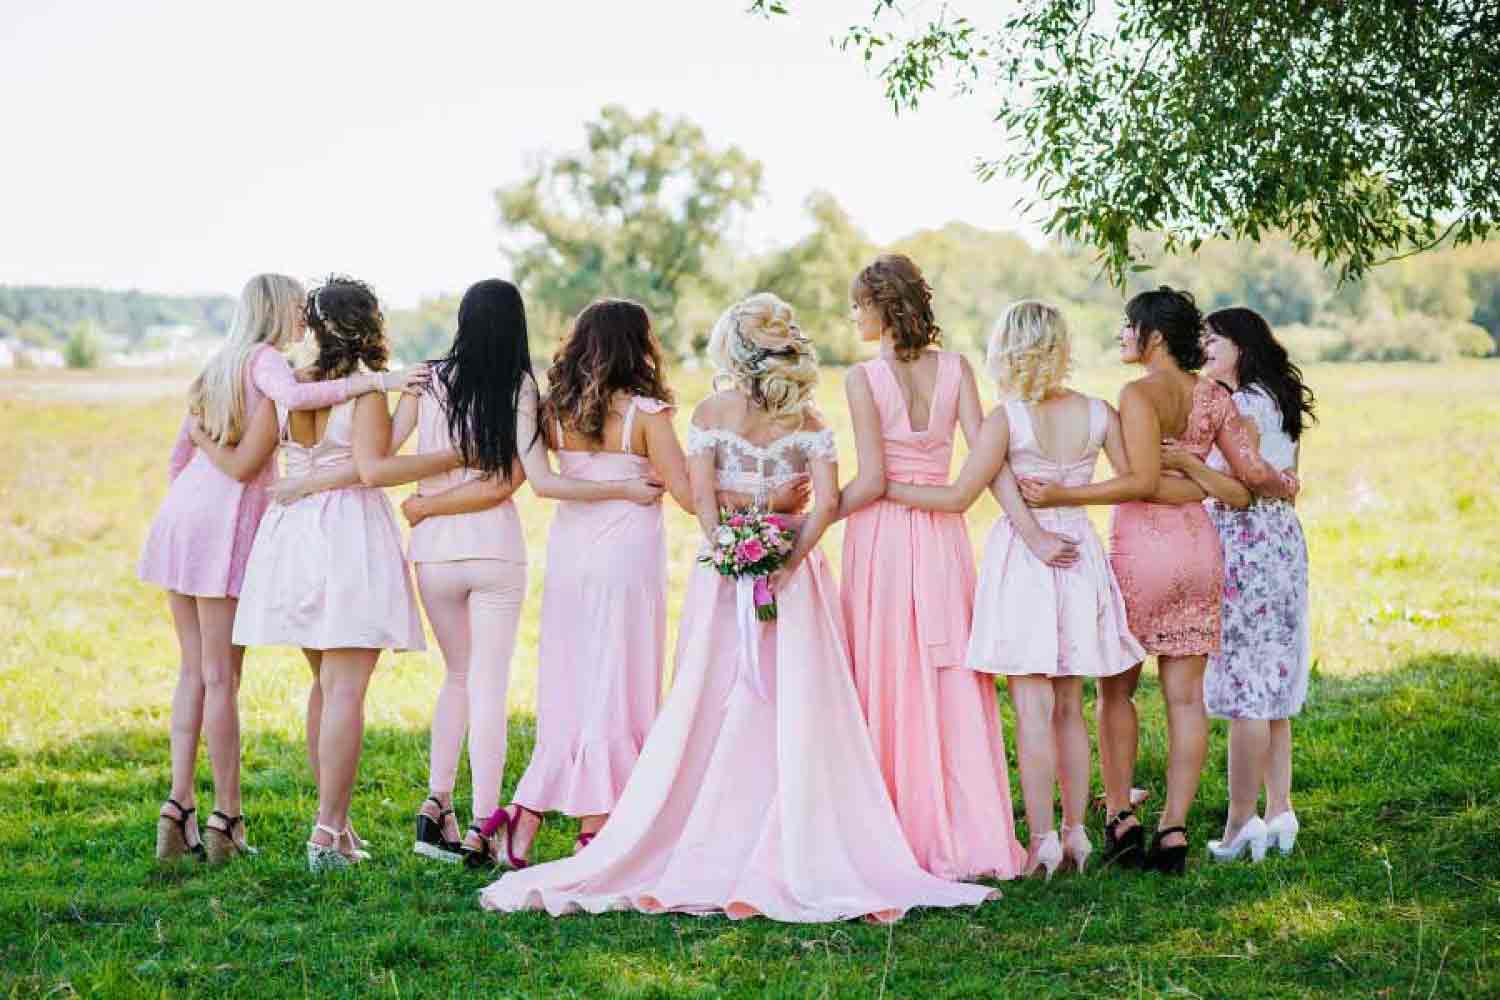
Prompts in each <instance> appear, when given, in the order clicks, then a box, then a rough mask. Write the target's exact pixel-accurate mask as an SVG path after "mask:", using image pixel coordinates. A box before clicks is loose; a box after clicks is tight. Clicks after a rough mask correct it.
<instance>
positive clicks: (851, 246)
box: [747, 191, 879, 364]
mask: <svg viewBox="0 0 1500 1000" xmlns="http://www.w3.org/2000/svg"><path fill="white" fill-rule="evenodd" d="M804 207H805V208H806V210H807V213H808V214H809V215H811V216H812V219H813V231H812V232H811V233H809V234H808V235H807V236H805V237H804V238H803V239H801V240H800V241H798V242H797V243H794V244H793V245H792V246H789V247H786V248H785V249H782V250H777V251H774V252H772V253H770V254H768V255H767V256H766V257H765V259H764V260H763V261H762V262H761V264H760V266H759V268H758V269H757V271H756V275H755V281H754V288H753V289H749V290H747V291H761V290H764V291H769V292H775V293H776V294H777V295H779V296H781V297H782V298H783V299H785V300H786V301H787V302H789V303H790V304H791V305H792V307H793V308H794V309H796V310H797V322H798V323H799V324H800V325H801V327H802V329H803V331H804V332H806V333H807V335H808V336H809V337H810V338H811V339H812V342H813V344H814V345H815V346H816V347H817V349H818V356H819V357H820V358H822V359H823V360H824V361H827V362H832V363H836V364H847V363H849V362H852V361H857V360H859V342H858V339H857V334H856V333H855V332H854V324H853V322H852V320H851V318H850V313H849V283H850V281H852V280H853V278H854V275H855V274H856V273H857V272H858V271H859V269H860V268H861V267H863V266H864V265H865V264H868V263H869V262H870V261H871V260H872V259H873V258H874V257H875V254H876V253H878V252H879V251H878V249H877V247H876V246H875V244H873V243H871V242H870V239H869V237H867V236H866V235H865V234H864V232H863V231H862V230H861V229H860V228H859V227H858V226H856V225H855V224H854V220H852V219H850V218H849V214H848V213H847V212H845V211H844V209H843V207H842V206H841V205H839V203H838V201H837V199H835V198H834V196H833V195H831V194H829V193H827V192H826V191H815V192H814V193H813V194H811V195H809V196H808V198H807V202H806V204H805V206H804Z"/></svg>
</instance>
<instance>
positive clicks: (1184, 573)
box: [1021, 287, 1297, 874]
mask: <svg viewBox="0 0 1500 1000" xmlns="http://www.w3.org/2000/svg"><path fill="white" fill-rule="evenodd" d="M1125 312H1126V317H1127V321H1126V324H1125V327H1124V329H1123V330H1122V333H1121V338H1120V339H1121V357H1122V359H1123V360H1124V361H1126V362H1128V363H1135V364H1141V365H1143V366H1145V367H1146V368H1147V370H1148V374H1147V375H1146V376H1145V377H1143V378H1141V379H1138V380H1137V381H1135V382H1132V383H1130V384H1128V385H1127V386H1126V387H1125V388H1124V389H1123V390H1122V391H1121V393H1120V419H1121V424H1122V426H1123V429H1124V437H1125V449H1126V459H1127V461H1128V462H1129V465H1130V469H1129V471H1128V472H1125V473H1122V474H1121V475H1119V476H1117V477H1116V478H1114V479H1111V480H1107V481H1104V482H1098V483H1093V484H1091V485H1085V486H1064V485H1061V484H1057V483H1042V482H1039V481H1036V480H1028V479H1024V478H1023V479H1022V481H1021V484H1022V491H1023V493H1024V494H1025V495H1026V498H1027V500H1028V501H1029V502H1031V503H1033V504H1036V505H1038V506H1070V505H1077V504H1101V503H1103V504H1116V505H1117V506H1116V508H1115V514H1114V520H1113V526H1112V529H1111V538H1110V563H1111V565H1112V566H1113V568H1114V571H1115V576H1116V577H1117V578H1118V579H1119V582H1120V590H1121V593H1122V594H1123V596H1124V598H1125V610H1126V616H1127V618H1128V620H1129V624H1130V630H1131V632H1132V633H1134V635H1135V637H1136V638H1137V639H1138V640H1139V641H1140V643H1141V645H1142V646H1143V647H1144V648H1145V650H1146V652H1147V653H1148V654H1152V655H1155V656H1156V657H1157V658H1158V668H1159V671H1160V674H1161V685H1162V693H1163V697H1164V699H1165V701H1166V703H1167V738H1168V761H1167V798H1166V803H1165V805H1164V806H1163V809H1162V815H1161V818H1160V821H1159V825H1158V828H1157V832H1156V834H1155V836H1154V837H1153V838H1152V841H1151V846H1150V849H1149V850H1146V851H1145V853H1144V855H1143V854H1142V853H1141V852H1142V848H1143V846H1144V845H1143V836H1142V833H1141V827H1140V824H1139V822H1138V821H1137V820H1136V818H1135V814H1134V810H1133V809H1132V808H1131V805H1130V799H1129V796H1130V787H1131V779H1132V777H1133V773H1134V770H1135V757H1136V744H1137V735H1136V731H1137V722H1136V716H1135V707H1134V703H1133V701H1132V698H1133V696H1134V693H1135V687H1136V684H1137V683H1138V682H1139V679H1140V667H1139V665H1137V666H1136V667H1134V668H1132V669H1131V670H1128V671H1125V672H1123V673H1120V674H1116V675H1115V676H1113V677H1109V678H1106V679H1104V680H1103V681H1101V683H1100V695H1101V696H1100V704H1099V756H1100V763H1101V771H1102V772H1103V775H1104V790H1105V797H1106V800H1107V802H1108V808H1109V810H1110V812H1111V813H1112V818H1111V820H1110V822H1109V823H1108V825H1107V826H1106V828H1105V852H1106V860H1110V859H1118V860H1119V861H1120V862H1121V863H1125V864H1130V863H1141V864H1144V865H1145V866H1146V867H1147V868H1150V869H1153V870H1156V871H1160V872H1163V873H1169V874H1181V873H1182V871H1183V870H1184V869H1185V866H1186V861H1187V852H1188V841H1187V829H1186V822H1187V814H1188V810H1189V808H1191V806H1192V803H1193V799H1194V797H1195V796H1196V795H1197V792H1198V782H1199V779H1200V778H1201V776H1202V771H1203V761H1204V758H1205V756H1206V754H1207V750H1208V717H1207V714H1206V713H1205V710H1204V705H1203V671H1204V666H1205V664H1206V662H1207V658H1208V655H1209V654H1210V653H1215V652H1217V651H1218V649H1219V621H1220V613H1221V608H1222V602H1223V586H1224V561H1223V552H1222V549H1221V547H1220V543H1219V536H1218V532H1217V530H1215V528H1214V526H1213V522H1212V521H1211V520H1209V517H1208V514H1207V512H1205V511H1204V509H1203V505H1202V503H1201V499H1202V498H1201V497H1198V496H1197V494H1200V493H1202V490H1201V489H1197V488H1196V487H1191V484H1188V485H1189V486H1190V487H1191V489H1192V490H1193V495H1194V496H1195V500H1194V501H1193V502H1187V503H1177V504H1163V503H1157V502H1153V500H1152V499H1151V498H1152V497H1154V496H1155V494H1156V492H1157V489H1158V486H1159V483H1160V481H1161V478H1162V472H1161V450H1162V444H1163V442H1164V441H1165V442H1167V443H1169V444H1175V445H1176V446H1178V447H1180V448H1182V449H1183V450H1184V451H1187V452H1189V453H1191V454H1193V455H1196V456H1197V457H1198V458H1200V459H1201V458H1205V457H1206V456H1207V455H1208V453H1209V451H1211V450H1212V449H1213V448H1214V447H1215V446H1217V447H1218V448H1219V450H1220V451H1221V452H1222V453H1223V454H1224V457H1225V458H1226V459H1227V460H1228V462H1229V465H1230V467H1231V469H1232V470H1233V471H1234V474H1235V476H1236V478H1238V479H1240V480H1241V481H1243V482H1244V483H1246V485H1249V486H1251V488H1252V489H1254V490H1255V491H1256V492H1258V493H1260V494H1262V495H1265V496H1280V497H1287V498H1289V497H1292V496H1294V495H1295V494H1296V490H1297V481H1296V478H1295V477H1294V476H1291V475H1289V474H1284V473H1281V472H1279V471H1278V470H1277V469H1276V468H1274V467H1273V466H1271V465H1269V464H1268V463H1267V462H1265V461H1264V460H1263V459H1262V458H1261V457H1260V453H1259V452H1258V451H1257V450H1256V449H1255V448H1254V446H1253V444H1252V441H1253V438H1252V437H1251V436H1250V435H1251V431H1250V430H1249V429H1248V427H1247V425H1246V424H1245V422H1244V421H1243V419H1241V417H1240V416H1239V414H1238V412H1237V411H1236V410H1235V408H1234V403H1233V401H1231V399H1230V398H1229V393H1228V392H1227V391H1226V390H1225V389H1224V388H1223V386H1220V385H1218V384H1217V383H1215V382H1212V381H1209V380H1207V379H1203V378H1200V377H1198V376H1197V375H1194V374H1192V373H1193V372H1194V371H1196V370H1197V369H1198V368H1199V367H1200V366H1201V365H1202V363H1203V350H1202V347H1201V345H1200V342H1199V337H1200V335H1201V332H1202V329H1203V317H1202V314H1201V313H1199V311H1198V308H1197V306H1196V305H1195V304H1194V303H1193V299H1192V297H1191V296H1190V295H1188V294H1187V293H1185V292H1179V291H1175V290H1173V289H1170V288H1166V287H1163V288H1161V289H1159V290H1157V291H1151V292H1142V293H1141V294H1139V295H1137V296H1136V297H1135V298H1133V299H1131V300H1130V302H1129V303H1128V304H1127V305H1126V309H1125Z"/></svg>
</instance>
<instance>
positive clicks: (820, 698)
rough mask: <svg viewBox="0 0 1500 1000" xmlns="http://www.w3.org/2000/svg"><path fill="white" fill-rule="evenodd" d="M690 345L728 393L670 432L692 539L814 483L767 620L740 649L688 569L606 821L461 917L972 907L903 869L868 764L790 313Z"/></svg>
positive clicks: (809, 376) (750, 305)
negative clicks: (789, 489) (684, 473)
mask: <svg viewBox="0 0 1500 1000" xmlns="http://www.w3.org/2000/svg"><path fill="white" fill-rule="evenodd" d="M709 350H710V352H711V353H712V356H713V358H714V360H715V361H716V362H717V363H718V365H719V367H720V372H721V374H722V375H723V376H725V377H726V378H727V380H728V382H729V385H728V386H726V387H725V388H724V389H722V391H719V392H716V393H714V394H713V395H712V396H710V397H709V398H708V399H706V400H704V401H703V402H702V403H700V404H699V405H698V407H697V409H696V410H694V412H693V423H692V429H691V430H690V431H689V432H688V451H689V455H690V457H689V459H688V461H689V465H690V476H691V480H692V492H693V497H694V499H695V510H696V513H697V517H698V524H699V527H700V528H701V530H702V532H703V536H704V538H705V540H707V539H711V538H712V537H713V536H714V534H715V533H716V532H717V531H718V530H719V513H720V507H719V500H720V495H721V494H722V493H724V492H725V491H733V492H740V493H749V494H751V495H755V496H761V497H763V496H764V495H766V494H767V493H769V492H772V491H774V490H775V489H776V488H777V487H779V486H782V485H784V484H786V483H789V482H792V481H794V480H796V479H797V478H799V477H803V476H808V475H810V476H811V478H812V480H813V492H814V495H815V497H816V499H815V500H814V502H813V505H812V509H811V511H810V512H809V514H808V515H807V517H806V518H801V517H796V518H793V519H791V520H792V522H793V523H794V524H795V526H796V528H797V540H796V544H795V547H794V548H793V550H792V552H791V553H790V555H789V556H788V559H787V561H786V563H785V564H784V565H783V566H782V568H781V569H780V570H778V571H777V573H776V574H774V575H773V577H774V579H773V586H774V588H775V591H776V603H777V607H778V613H777V617H776V618H775V620H773V621H770V622H767V623H765V624H764V625H762V626H759V627H758V628H757V630H756V632H755V633H754V641H755V642H757V643H758V646H756V647H755V651H754V653H753V654H751V653H750V652H749V649H750V647H749V646H748V634H746V636H747V638H746V640H742V638H741V636H742V633H741V631H740V629H741V625H742V620H741V618H740V616H739V606H738V600H737V591H738V587H737V585H736V583H735V581H734V580H732V579H729V578H727V577H724V576H721V575H720V574H719V573H718V572H717V571H716V570H715V569H714V567H712V566H710V565H707V564H704V563H699V564H698V565H697V566H696V568H695V569H694V570H693V572H692V576H691V579H690V581H689V583H688V590H687V594H686V596H685V597H684V599H683V606H682V617H681V624H680V628H679V632H678V641H677V663H676V671H675V674H674V676H673V681H672V692H671V694H670V695H669V696H668V697H667V701H666V704H665V705H664V706H663V707H662V710H661V714H660V716H659V717H658V718H657V720H656V724H655V725H654V726H653V727H652V728H651V734H650V736H649V737H648V738H647V740H646V743H645V746H644V747H642V749H641V754H640V762H639V764H637V766H636V768H635V771H634V773H632V774H631V776H630V780H629V781H628V782H627V783H626V785H625V788H624V790H623V791H622V792H621V793H620V796H619V801H618V802H617V803H615V805H614V806H613V809H614V813H613V815H612V816H611V817H610V820H609V822H608V823H607V824H605V826H604V827H603V829H602V830H600V831H599V835H598V837H597V838H596V839H595V840H594V841H593V842H592V843H590V844H589V845H588V846H587V847H586V848H584V849H583V850H581V851H579V852H578V853H577V854H575V855H573V856H571V857H567V858H562V859H560V860H557V861H554V862H551V863H550V864H544V865H538V866H536V867H533V868H529V869H527V870H526V871H520V872H510V873H508V874H506V875H505V876H504V877H503V878H501V879H500V880H499V881H498V882H496V883H495V884H493V885H491V886H489V887H488V888H487V889H485V890H484V892H483V893H481V895H480V902H481V904H482V905H483V906H485V907H487V908H489V909H495V910H521V909H546V910H547V911H548V912H550V913H552V914H554V915H560V914H563V913H569V912H574V911H577V910H584V911H587V912H590V913H601V912H605V911H610V910H619V909H633V910H638V911H641V912H645V913H669V912H672V913H724V914H725V915H727V916H728V917H729V918H730V919H741V918H745V917H752V916H765V917H769V918H771V919H773V920H784V921H792V922H798V923H805V922H814V921H832V920H847V919H849V918H851V917H866V918H870V919H877V920H894V919H896V918H898V917H899V916H901V914H902V913H904V912H905V911H906V910H907V909H908V908H910V907H913V906H966V905H974V904H977V903H980V902H982V901H983V900H985V899H986V898H988V897H989V896H990V891H989V890H988V889H986V888H985V887H984V886H981V885H965V884H962V883H954V882H948V881H945V880H943V879H940V878H936V877H934V876H932V875H929V874H928V873H927V872H924V871H923V870H922V869H921V868H919V867H918V866H917V863H916V861H915V859H913V857H912V854H911V850H910V849H909V848H908V847H907V845H906V841H905V839H904V838H903V837H902V835H901V827H900V825H899V824H898V823H897V822H896V816H895V813H894V812H893V811H892V809H891V803H890V798H889V797H888V796H887V794H886V791H885V785H884V784H883V783H882V782H881V779H880V771H879V768H878V767H877V766H876V763H875V758H874V756H873V754H872V753H871V752H870V741H869V737H868V735H867V734H866V731H865V726H864V719H863V718H862V717H861V715H860V711H859V701H858V697H857V695H856V694H855V691H854V683H853V680H852V678H851V676H850V671H849V662H848V656H847V653H846V649H845V645H844V635H843V620H842V615H841V614H840V613H839V606H838V592H837V588H836V586H835V585H834V582H833V577H832V574H831V573H830V572H829V568H828V562H827V560H826V559H824V557H823V554H822V553H821V552H820V551H818V541H819V539H820V538H821V537H822V535H823V532H824V531H825V530H826V529H827V527H828V526H829V525H830V524H831V523H833V520H834V517H835V515H836V514H837V511H838V493H839V491H838V463H837V452H836V449H835V447H834V442H833V434H832V432H831V431H829V429H828V428H827V426H825V425H824V423H823V421H822V419H821V417H819V415H818V413H817V412H816V410H814V408H813V406H812V396H813V392H814V390H815V388H816V386H817V377H818V368H817V361H816V359H815V357H814V355H813V351H812V345H811V344H809V343H808V342H807V340H806V338H804V337H802V336H801V333H800V331H799V330H798V329H797V324H796V319H795V317H794V316H793V314H792V310H791V308H790V307H789V306H788V305H787V304H786V303H785V302H782V301H781V300H780V299H778V298H776V297H775V296H774V295H769V294H766V293H761V294H758V295H753V296H751V297H750V298H748V299H746V300H745V301H743V302H740V303H736V304H735V305H734V306H731V307H730V308H729V309H727V310H726V311H725V312H724V315H723V316H721V317H720V319H719V321H718V323H716V324H715V325H714V330H713V334H712V336H711V338H710V343H709ZM742 641H746V645H741V643H742ZM737 649H738V650H739V654H737V653H736V650H737Z"/></svg>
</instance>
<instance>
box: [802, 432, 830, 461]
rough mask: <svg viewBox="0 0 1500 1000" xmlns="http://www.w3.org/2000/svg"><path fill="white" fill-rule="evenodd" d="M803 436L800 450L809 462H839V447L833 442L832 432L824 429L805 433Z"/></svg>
mask: <svg viewBox="0 0 1500 1000" xmlns="http://www.w3.org/2000/svg"><path fill="white" fill-rule="evenodd" d="M805 434H806V437H805V438H804V440H803V449H802V450H803V452H804V453H805V454H806V455H807V457H808V459H809V460H819V461H823V462H837V461H838V460H839V447H838V445H837V444H836V443H835V442H834V440H833V431H831V430H829V429H828V428H826V427H825V428H823V429H822V430H820V431H806V432H805Z"/></svg>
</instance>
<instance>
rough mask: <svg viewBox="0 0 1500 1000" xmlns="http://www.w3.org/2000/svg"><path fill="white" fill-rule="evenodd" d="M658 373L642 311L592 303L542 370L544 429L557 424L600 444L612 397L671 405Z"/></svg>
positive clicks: (656, 352) (618, 303)
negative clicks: (623, 394) (544, 381)
mask: <svg viewBox="0 0 1500 1000" xmlns="http://www.w3.org/2000/svg"><path fill="white" fill-rule="evenodd" d="M662 367H663V366H662V358H661V345H660V344H658V343H657V341H656V334H655V333H653V332H652V330H651V314H650V313H648V312H647V311H646V308H645V306H642V305H641V304H640V303H639V302H631V301H630V300H628V299H601V300H600V301H598V302H595V303H593V304H592V305H590V306H589V307H588V308H587V309H585V310H584V311H583V312H581V313H579V314H578V318H577V319H576V320H574V321H573V329H572V331H571V332H570V333H569V334H568V339H567V340H565V341H563V343H562V346H561V347H559V348H558V349H557V354H555V355H554V356H553V358H552V367H551V368H548V369H547V398H546V400H545V401H544V402H543V404H542V414H543V417H544V418H545V419H546V425H545V426H546V427H547V429H548V430H549V431H550V430H551V429H552V428H553V426H554V422H555V423H561V424H562V425H563V427H565V428H567V429H569V430H572V431H573V432H574V433H576V434H580V435H582V436H583V437H585V438H588V439H589V440H590V441H599V440H601V439H602V438H603V436H604V421H605V420H606V419H607V418H608V417H609V407H610V402H611V401H612V400H613V398H614V394H615V393H617V392H626V393H629V394H631V395H633V396H646V397H649V398H651V399H659V400H661V401H662V402H663V403H670V402H672V401H673V399H672V390H671V389H669V388H668V387H667V384H666V382H665V381H663V378H662ZM561 444H562V442H560V441H559V442H558V445H559V446H560V445H561Z"/></svg>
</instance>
